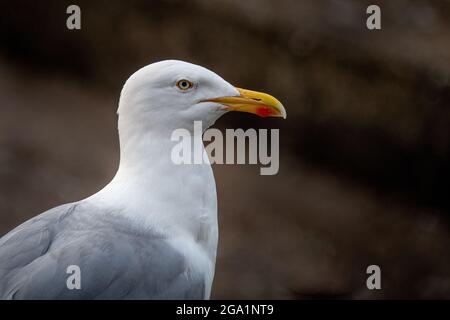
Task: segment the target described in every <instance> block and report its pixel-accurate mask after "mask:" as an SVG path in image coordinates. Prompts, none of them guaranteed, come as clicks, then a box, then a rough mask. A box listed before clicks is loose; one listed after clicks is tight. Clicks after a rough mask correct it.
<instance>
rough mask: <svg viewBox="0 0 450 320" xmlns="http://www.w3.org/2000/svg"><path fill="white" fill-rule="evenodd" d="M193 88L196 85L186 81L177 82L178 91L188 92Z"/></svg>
mask: <svg viewBox="0 0 450 320" xmlns="http://www.w3.org/2000/svg"><path fill="white" fill-rule="evenodd" d="M193 86H194V84H193V83H192V82H190V81H189V80H186V79H182V80H179V81H177V87H178V89H180V90H183V91H186V90H188V89H190V88H192V87H193Z"/></svg>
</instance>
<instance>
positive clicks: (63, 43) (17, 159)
mask: <svg viewBox="0 0 450 320" xmlns="http://www.w3.org/2000/svg"><path fill="white" fill-rule="evenodd" d="M378 3H379V4H380V5H381V7H382V19H383V20H382V27H383V29H382V30H381V31H375V32H369V31H368V30H367V29H366V28H365V17H366V15H365V7H366V5H367V4H369V2H367V1H352V0H348V1H331V0H327V1H312V0H311V1H245V2H242V1H237V0H223V1H206V0H199V1H192V2H189V1H152V2H145V1H126V2H121V3H119V2H114V3H110V2H107V1H95V2H94V3H93V2H88V1H78V4H79V5H80V6H81V8H82V19H83V20H82V30H81V31H68V30H67V29H66V28H65V19H66V14H65V8H66V7H67V5H69V4H71V3H68V2H67V3H65V2H64V1H54V2H51V1H49V2H47V3H42V2H36V3H34V2H33V3H31V2H30V3H28V2H26V1H14V2H8V3H5V4H2V8H1V9H2V10H1V11H0V24H1V25H0V37H1V41H0V234H2V233H4V232H7V231H8V230H10V229H11V228H13V227H15V226H16V225H17V224H19V223H20V222H22V221H24V220H26V219H28V218H30V217H32V216H34V215H36V214H38V213H40V212H42V211H44V210H46V209H48V208H50V207H53V206H56V205H58V204H61V203H65V202H69V201H75V200H78V199H82V198H83V197H85V196H88V195H90V194H92V193H93V192H95V191H97V190H98V189H99V188H101V187H102V186H103V185H104V184H105V183H107V182H108V181H109V179H111V177H112V175H113V174H114V171H115V169H116V167H117V164H118V143H117V131H116V117H115V111H116V108H117V100H118V95H119V92H120V87H121V86H122V84H123V82H124V81H125V80H126V78H127V77H128V76H129V75H130V74H131V73H132V72H134V71H135V70H136V69H138V68H139V67H141V66H143V65H145V64H148V63H151V62H154V61H157V60H161V59H167V58H177V59H182V60H187V61H191V62H194V63H198V64H201V65H204V66H206V67H208V68H210V69H212V70H214V71H216V72H218V73H219V74H220V75H222V76H223V77H224V78H225V79H227V80H228V81H230V82H231V83H233V84H236V85H238V86H240V87H248V88H252V89H255V90H262V91H267V92H270V93H272V94H274V95H275V96H276V97H279V98H280V100H281V101H282V102H283V104H284V105H285V106H286V109H287V111H288V118H287V120H285V121H283V120H273V119H259V118H256V117H252V116H251V115H247V114H229V115H226V116H225V117H224V118H223V119H221V120H220V121H219V122H218V123H217V126H218V127H219V128H221V129H224V128H239V127H242V128H248V127H256V128H266V127H267V128H280V137H281V146H280V148H281V150H280V152H281V155H280V161H281V164H280V172H279V174H278V175H276V176H270V177H268V176H260V175H259V168H258V166H250V165H247V166H242V165H240V166H230V165H217V166H215V168H214V170H215V175H216V181H217V187H218V195H219V212H220V217H219V218H220V228H221V229H220V245H219V256H218V261H217V270H216V277H215V283H214V288H213V297H214V298H311V297H312V298H329V297H332V298H450V271H449V270H450V256H449V254H448V248H449V245H450V230H449V210H450V202H449V199H448V194H449V187H448V179H449V176H450V175H449V173H450V129H449V127H450V109H449V103H450V87H449V75H450V41H449V39H450V22H449V21H450V3H449V2H448V1H395V2H394V1H379V2H378ZM370 264H378V265H380V266H381V268H382V276H383V278H382V290H380V291H376V292H374V291H369V290H367V289H366V287H365V280H366V277H367V275H366V274H365V269H366V267H367V266H368V265H370Z"/></svg>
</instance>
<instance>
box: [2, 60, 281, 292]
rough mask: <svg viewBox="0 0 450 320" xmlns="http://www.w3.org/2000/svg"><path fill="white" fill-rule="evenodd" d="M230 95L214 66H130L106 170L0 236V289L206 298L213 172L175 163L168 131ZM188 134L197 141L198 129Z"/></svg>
mask: <svg viewBox="0 0 450 320" xmlns="http://www.w3.org/2000/svg"><path fill="white" fill-rule="evenodd" d="M186 79H189V80H186ZM180 81H187V82H186V83H181V84H180ZM190 84H192V86H191V85H190ZM188 87H189V88H188ZM186 88H187V89H186ZM200 88H202V89H201V90H200ZM240 96H241V95H240V91H239V89H236V88H234V87H233V86H231V85H230V84H228V83H227V82H226V81H225V80H223V79H222V78H220V77H219V76H217V75H216V74H215V73H213V72H211V71H209V70H207V69H204V68H202V67H199V66H195V65H192V64H189V63H185V62H181V61H173V60H171V61H163V62H159V63H155V64H152V65H149V66H147V67H144V68H142V69H141V70H139V71H137V72H136V73H135V74H134V75H133V76H131V77H130V79H129V80H128V81H127V83H126V84H125V86H124V89H123V90H122V94H121V99H120V103H119V110H118V114H119V125H118V126H119V137H120V165H119V169H118V171H117V173H116V175H115V176H114V178H113V179H112V181H111V182H110V183H109V184H107V185H106V186H105V187H104V188H103V189H102V190H100V191H99V192H97V193H96V194H94V195H92V196H91V197H89V198H87V199H84V200H81V201H79V202H75V203H70V204H65V205H62V206H59V207H56V208H53V209H51V210H49V211H47V212H44V213H42V214H41V215H38V216H36V217H34V218H33V219H31V220H28V221H26V222H25V223H23V224H22V225H20V226H18V227H17V228H15V229H14V230H12V231H10V232H9V233H8V234H6V235H5V236H3V237H2V238H1V239H0V298H2V299H204V298H209V297H210V293H211V286H212V281H213V276H214V268H215V260H216V249H217V240H218V239H217V238H218V226H217V196H216V189H215V181H214V176H213V172H212V168H211V166H210V165H209V164H208V163H203V164H195V165H179V164H175V163H174V162H173V161H172V159H171V150H172V148H173V146H174V144H175V142H174V141H172V139H171V133H172V132H173V130H176V129H178V128H183V129H185V130H187V131H188V132H191V133H194V130H193V122H194V121H196V120H201V121H203V122H204V123H205V124H206V125H205V126H204V128H205V129H206V128H207V127H209V126H210V125H212V124H213V123H214V121H215V120H216V119H217V118H219V117H220V116H221V115H222V114H223V113H225V112H226V111H228V110H227V109H226V108H227V107H228V105H230V106H231V105H232V106H235V107H236V108H238V107H239V108H242V103H243V102H242V101H240V102H239V103H235V102H233V101H234V100H235V99H236V98H237V97H240ZM220 97H224V104H221V103H220V102H218V101H217V99H218V98H220ZM230 97H231V98H232V99H233V101H231V102H226V101H229V99H230ZM227 99H228V100H227ZM242 99H243V98H242ZM209 100H210V101H209ZM225 103H227V104H225ZM233 103H234V104H233ZM261 105H262V104H261ZM280 106H281V104H280ZM280 106H275V107H274V108H282V106H281V107H280ZM251 107H252V108H254V103H253V104H252V106H251ZM239 111H245V110H239ZM282 111H284V109H283V110H282ZM280 114H282V112H281V111H280ZM193 139H194V140H197V143H201V144H202V136H201V135H198V134H197V135H193ZM202 145H203V144H202ZM193 150H194V149H193ZM194 152H199V151H198V150H197V151H195V150H194V151H193V153H192V155H191V156H192V157H195V156H196V155H195V154H194ZM200 152H203V150H200ZM70 266H77V267H78V268H79V270H80V274H79V275H80V279H81V281H80V287H79V288H70V287H69V286H68V283H67V282H68V277H69V276H70V273H68V270H69V269H68V268H70Z"/></svg>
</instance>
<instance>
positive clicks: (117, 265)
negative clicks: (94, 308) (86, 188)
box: [0, 203, 205, 299]
mask: <svg viewBox="0 0 450 320" xmlns="http://www.w3.org/2000/svg"><path fill="white" fill-rule="evenodd" d="M96 210H97V211H98V210H99V209H98V208H95V207H93V206H92V205H86V204H80V203H77V204H67V205H63V206H60V207H57V208H54V209H52V210H50V211H47V212H45V213H43V214H41V215H39V216H37V217H35V218H33V219H31V220H29V221H27V222H25V223H24V224H22V225H20V226H19V227H17V228H16V229H14V230H12V231H11V232H9V233H8V234H7V235H5V236H4V237H3V238H1V239H0V298H1V299H203V298H204V293H205V282H204V276H203V275H202V274H200V273H199V272H196V271H195V270H193V269H192V268H191V267H190V265H189V263H188V261H187V260H186V259H185V257H184V256H183V255H181V254H180V253H179V252H178V251H177V250H175V249H174V248H173V247H172V246H171V245H170V243H169V242H168V241H167V239H165V238H163V237H161V236H159V235H158V234H156V233H154V232H149V231H144V230H139V229H136V228H132V227H131V226H130V224H129V222H128V221H127V220H126V219H120V218H116V217H114V216H112V215H109V214H107V213H105V214H95V213H94V212H92V211H96ZM93 217H95V218H93ZM69 266H77V267H79V270H80V274H79V276H80V285H81V288H80V289H77V288H75V289H69V288H68V285H67V282H68V279H69V278H70V277H71V276H72V275H73V273H72V272H70V273H68V267H69ZM69 271H71V270H69ZM69 281H70V280H69Z"/></svg>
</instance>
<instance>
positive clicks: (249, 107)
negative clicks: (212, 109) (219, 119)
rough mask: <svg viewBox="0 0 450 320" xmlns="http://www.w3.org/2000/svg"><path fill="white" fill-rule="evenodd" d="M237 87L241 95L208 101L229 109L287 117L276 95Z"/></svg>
mask: <svg viewBox="0 0 450 320" xmlns="http://www.w3.org/2000/svg"><path fill="white" fill-rule="evenodd" d="M236 89H237V90H238V91H239V94H240V95H239V96H235V97H221V98H214V99H208V100H206V101H210V102H216V103H220V104H222V105H224V106H225V108H226V109H227V110H229V111H241V112H249V113H254V114H256V115H258V116H260V117H282V118H283V119H286V110H285V109H284V107H283V105H282V104H281V102H280V101H278V100H277V99H276V98H275V97H272V96H271V95H269V94H267V93H263V92H257V91H251V90H246V89H240V88H236Z"/></svg>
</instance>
